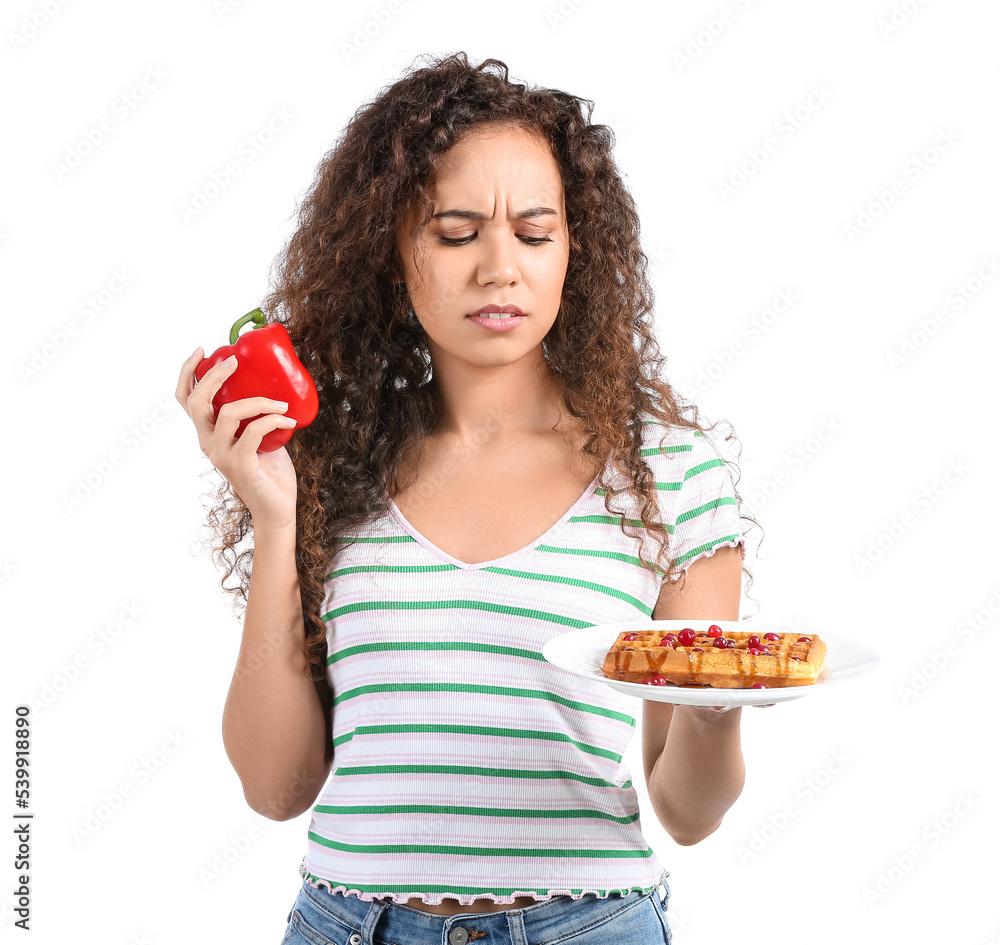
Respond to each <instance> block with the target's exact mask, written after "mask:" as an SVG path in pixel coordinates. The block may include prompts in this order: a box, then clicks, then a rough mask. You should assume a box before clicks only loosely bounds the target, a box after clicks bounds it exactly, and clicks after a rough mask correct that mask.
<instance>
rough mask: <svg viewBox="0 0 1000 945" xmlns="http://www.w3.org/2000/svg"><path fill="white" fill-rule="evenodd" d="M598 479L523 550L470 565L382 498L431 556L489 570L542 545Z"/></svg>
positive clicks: (466, 568)
mask: <svg viewBox="0 0 1000 945" xmlns="http://www.w3.org/2000/svg"><path fill="white" fill-rule="evenodd" d="M600 478H601V473H598V474H597V475H596V476H594V478H593V480H591V483H590V485H589V486H587V489H586V491H585V492H584V493H583V495H581V496H580V498H579V499H577V500H576V502H574V503H573V504H572V505H571V506H570V507H569V508H568V509H567V510H566V512H564V513H563V515H562V516H560V518H559V521H557V522H556V523H555V524H553V525H552V526H551V527H550V528H547V529H546V530H545V533H544V534H542V535H539V536H538V538H536V539H535V540H534V541H532V542H530V543H529V544H527V545H525V546H524V547H523V548H519V549H518V550H517V551H512V552H511V553H510V554H506V555H504V556H503V557H501V558H492V559H490V560H489V561H478V562H476V563H475V564H470V563H469V562H468V561H459V559H458V558H456V557H455V556H454V555H450V554H448V552H447V551H444V550H443V549H441V548H439V547H438V546H437V545H435V544H434V542H432V541H429V540H428V539H427V538H425V537H424V536H423V535H421V534H420V532H418V531H417V530H416V529H415V528H414V527H413V526H412V525H411V524H410V523H409V522H408V521H407V520H406V516H405V515H403V513H402V512H400V511H399V506H397V505H396V503H395V502H394V501H393V500H392V499H390V498H389V496H388V493H383V498H384V499H385V500H386V502H387V503H388V506H389V510H390V512H391V513H392V515H393V516H394V517H395V519H396V521H397V522H399V524H400V525H401V526H402V527H403V528H404V529H405V530H406V532H407V533H408V534H409V535H410V536H411V537H413V538H414V539H416V540H417V541H418V542H420V544H421V545H423V546H424V548H426V549H427V550H428V551H430V552H432V553H433V554H435V555H437V556H438V557H439V558H442V559H443V560H445V561H447V562H448V563H449V564H453V565H455V567H456V568H461V569H462V570H463V571H478V570H480V569H481V568H489V567H492V566H493V565H500V564H502V563H503V562H505V561H509V560H510V559H511V558H516V557H517V556H518V555H522V554H525V553H526V552H529V551H532V550H534V548H536V547H537V546H538V545H540V544H542V542H544V541H545V539H546V538H548V537H549V536H550V535H551V534H552V533H553V532H555V531H557V530H558V529H560V528H561V527H562V526H563V525H564V524H565V522H566V521H567V520H568V519H569V518H570V517H571V516H572V515H573V514H574V513H575V512H576V511H577V509H579V508H580V506H581V505H583V504H584V503H585V502H586V501H587V500H588V499H589V498H590V497H591V496H592V495H593V494H594V492H595V490H596V489H597V483H598V481H599V480H600Z"/></svg>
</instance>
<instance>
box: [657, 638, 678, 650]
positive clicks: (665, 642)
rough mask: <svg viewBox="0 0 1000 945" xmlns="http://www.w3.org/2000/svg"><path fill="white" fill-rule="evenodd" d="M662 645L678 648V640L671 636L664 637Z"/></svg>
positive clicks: (661, 641)
mask: <svg viewBox="0 0 1000 945" xmlns="http://www.w3.org/2000/svg"><path fill="white" fill-rule="evenodd" d="M660 646H669V647H674V648H676V646H677V641H676V640H673V639H671V638H670V637H664V638H663V639H662V640H660Z"/></svg>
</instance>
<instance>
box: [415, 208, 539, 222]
mask: <svg viewBox="0 0 1000 945" xmlns="http://www.w3.org/2000/svg"><path fill="white" fill-rule="evenodd" d="M547 214H551V215H552V216H559V214H558V213H557V212H556V211H555V210H552V209H551V208H549V207H531V208H530V209H529V210H522V211H521V212H520V213H515V214H514V216H512V217H508V219H510V220H525V219H527V218H528V217H541V216H545V215H547ZM442 217H458V218H459V219H460V220H485V219H487V216H486V214H485V213H480V212H479V211H478V210H442V211H441V212H440V213H435V214H434V215H433V216H432V217H431V219H432V220H440V219H441V218H442Z"/></svg>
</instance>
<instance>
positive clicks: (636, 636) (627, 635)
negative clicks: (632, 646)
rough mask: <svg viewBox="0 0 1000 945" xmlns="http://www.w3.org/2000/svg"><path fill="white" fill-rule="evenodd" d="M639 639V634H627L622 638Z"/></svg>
mask: <svg viewBox="0 0 1000 945" xmlns="http://www.w3.org/2000/svg"><path fill="white" fill-rule="evenodd" d="M637 638H638V634H637V633H626V634H625V636H623V637H622V639H623V640H635V639H637Z"/></svg>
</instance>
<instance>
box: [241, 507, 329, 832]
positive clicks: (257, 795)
mask: <svg viewBox="0 0 1000 945" xmlns="http://www.w3.org/2000/svg"><path fill="white" fill-rule="evenodd" d="M304 642H305V628H304V622H303V617H302V603H301V600H300V597H299V579H298V573H297V570H296V567H295V527H294V524H293V525H292V526H290V527H286V528H264V529H258V528H255V529H254V553H253V571H252V574H251V577H250V590H249V595H248V599H247V609H246V617H245V619H244V622H243V640H242V642H241V643H240V652H239V656H238V657H237V660H236V671H235V672H234V673H233V681H232V683H231V684H230V686H229V695H228V697H227V698H226V707H225V710H224V711H223V714H222V739H223V742H224V743H225V746H226V753H227V754H228V755H229V760H230V761H231V762H232V765H233V767H234V768H235V769H236V773H237V774H238V775H239V777H240V781H241V782H242V783H243V793H244V796H245V797H246V799H247V803H248V804H249V805H250V806H251V807H252V808H253V809H254V810H255V811H257V813H258V814H262V815H263V816H265V817H269V818H271V819H272V820H288V819H290V818H292V817H297V816H298V815H299V814H301V813H303V812H304V811H306V810H308V809H309V808H310V807H311V806H312V805H313V803H314V802H315V800H316V797H317V795H318V794H319V793H320V791H321V790H322V788H323V785H324V784H325V783H326V779H327V777H328V776H329V774H330V767H331V764H332V761H333V750H332V743H331V744H330V745H329V746H328V745H327V741H328V738H327V720H326V711H325V710H324V707H323V704H322V701H321V699H320V697H319V693H318V691H317V686H316V684H315V683H314V682H313V681H312V679H311V678H310V677H309V676H308V675H307V674H306V672H305V669H306V660H305V656H304V655H303V653H302V647H303V644H304Z"/></svg>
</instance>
